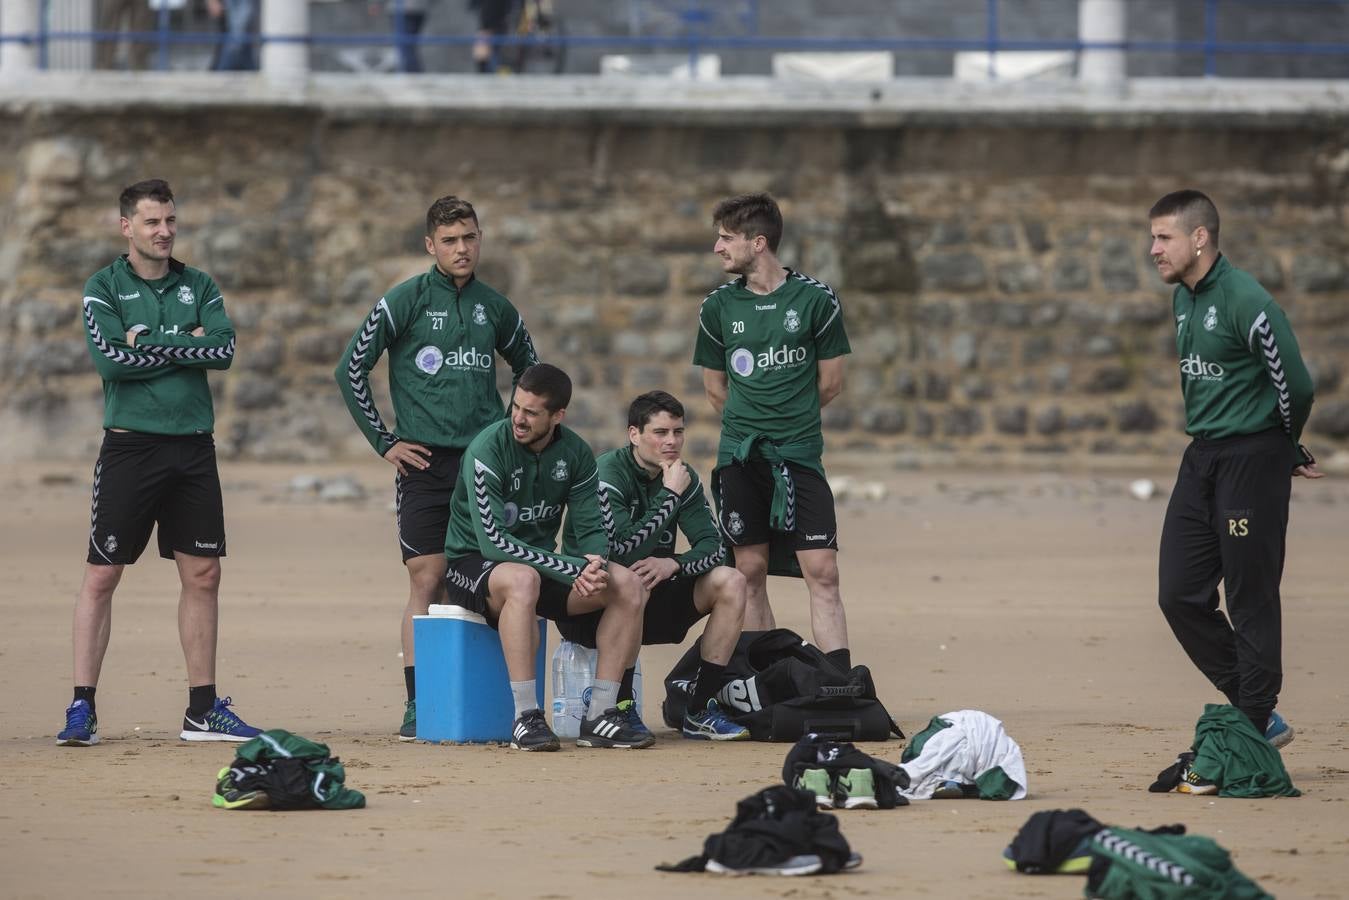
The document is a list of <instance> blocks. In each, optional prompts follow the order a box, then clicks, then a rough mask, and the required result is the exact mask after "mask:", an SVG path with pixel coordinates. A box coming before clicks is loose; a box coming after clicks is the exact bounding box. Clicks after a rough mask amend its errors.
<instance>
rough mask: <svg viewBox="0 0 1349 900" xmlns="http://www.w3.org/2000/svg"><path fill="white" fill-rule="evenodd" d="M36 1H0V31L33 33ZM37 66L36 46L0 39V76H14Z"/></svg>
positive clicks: (32, 69) (35, 21) (6, 33)
mask: <svg viewBox="0 0 1349 900" xmlns="http://www.w3.org/2000/svg"><path fill="white" fill-rule="evenodd" d="M39 5H40V0H0V32H3V33H4V35H5V36H6V37H13V36H14V35H16V34H37V28H38V14H39ZM35 69H37V45H36V44H23V43H20V42H18V41H4V42H0V77H2V78H6V79H10V78H18V77H22V76H23V75H25V74H27V73H29V72H32V71H34V70H35Z"/></svg>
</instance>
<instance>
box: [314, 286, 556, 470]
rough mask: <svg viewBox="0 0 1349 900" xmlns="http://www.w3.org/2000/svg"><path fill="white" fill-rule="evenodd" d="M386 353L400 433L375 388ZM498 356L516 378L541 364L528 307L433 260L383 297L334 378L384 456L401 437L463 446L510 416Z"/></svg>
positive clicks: (434, 444)
mask: <svg viewBox="0 0 1349 900" xmlns="http://www.w3.org/2000/svg"><path fill="white" fill-rule="evenodd" d="M386 352H387V353H388V354H389V395H390V397H391V398H392V400H393V412H394V421H395V423H396V424H395V427H394V428H393V429H390V428H389V427H388V426H386V425H385V424H384V419H383V417H382V416H380V414H379V409H378V408H377V407H376V406H375V400H374V396H373V395H372V394H371V392H370V371H371V370H372V369H374V367H375V363H377V362H378V361H379V358H380V356H381V355H382V354H384V353H386ZM498 354H499V355H500V356H501V357H502V359H504V360H506V362H507V363H508V364H509V365H510V367H511V371H512V372H513V373H514V375H515V377H514V379H513V380H519V378H520V375H521V373H523V372H524V371H525V369H527V368H529V367H530V366H532V365H534V364H535V363H537V362H538V361H539V358H538V356H537V354H535V352H534V342H533V340H532V339H531V338H530V336H529V331H528V329H526V328H525V321H524V319H522V318H521V317H520V313H519V312H517V311H516V309H515V307H514V306H512V305H511V302H510V301H509V300H507V299H506V298H505V297H503V296H502V295H501V294H498V293H497V292H496V291H494V290H492V289H491V288H490V287H488V286H487V285H485V284H483V283H482V282H481V281H479V280H478V279H477V278H471V279H469V281H468V283H467V284H465V285H464V286H463V288H462V289H461V288H457V287H455V284H454V279H452V278H450V277H448V276H446V275H445V274H444V273H443V272H441V271H440V268H439V267H438V266H435V265H432V266H431V268H430V269H428V270H427V271H426V272H423V273H422V274H421V275H418V276H416V277H415V278H409V279H408V280H407V281H404V282H403V283H401V284H399V285H397V286H396V287H394V288H393V289H392V290H390V291H389V292H388V293H387V294H385V295H384V296H383V297H381V298H380V299H379V302H378V303H376V304H375V306H374V308H373V309H372V310H371V311H370V315H368V316H366V318H365V321H364V322H362V323H361V327H360V328H358V329H356V333H355V334H353V335H352V337H351V341H350V342H348V344H347V349H346V351H345V352H343V354H342V359H341V361H340V362H338V364H337V370H336V371H335V372H334V376H335V377H336V378H337V386H338V388H339V389H340V390H341V391H342V398H343V399H344V400H346V403H347V409H348V410H349V411H350V412H351V417H352V418H353V419H355V420H356V425H357V427H359V428H360V429H361V433H362V434H364V435H365V439H366V440H367V441H369V442H370V446H371V447H373V448H374V450H375V452H376V453H378V454H379V455H380V456H383V455H384V454H385V453H387V452H388V450H389V448H390V447H392V446H393V445H394V444H396V443H397V442H398V441H400V440H408V441H413V442H416V443H419V444H426V445H428V446H432V447H455V448H459V447H466V446H468V442H469V441H471V440H472V439H473V436H474V435H476V434H477V433H478V432H479V431H480V430H482V428H483V426H484V425H487V424H488V423H489V422H495V421H497V420H498V419H500V418H501V417H502V416H503V415H504V414H505V407H504V406H503V404H502V402H501V395H500V394H498V393H497V386H496V356H497V355H498Z"/></svg>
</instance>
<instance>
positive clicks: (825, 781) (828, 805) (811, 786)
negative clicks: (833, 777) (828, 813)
mask: <svg viewBox="0 0 1349 900" xmlns="http://www.w3.org/2000/svg"><path fill="white" fill-rule="evenodd" d="M792 787H794V788H796V789H797V790H799V791H810V792H811V793H812V794H814V795H815V805H816V806H818V807H819V808H820V809H833V808H834V788H833V786H832V785H831V784H830V778H829V773H828V772H827V771H825V770H824V769H805V770H803V771H802V772H801V774H800V775H797V776H796V781H795V782H793V783H792Z"/></svg>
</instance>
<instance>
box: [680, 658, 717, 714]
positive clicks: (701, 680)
mask: <svg viewBox="0 0 1349 900" xmlns="http://www.w3.org/2000/svg"><path fill="white" fill-rule="evenodd" d="M725 680H726V666H724V665H723V664H721V663H713V662H708V661H707V660H705V659H700V660H698V681H697V682H696V683H695V684H694V685H693V698H692V699H691V700H689V709H691V710H694V711H697V710H701V709H707V701H709V700H711V699H712V698H713V697H715V696H716V695H717V691H719V690H721V683H722V682H723V681H725Z"/></svg>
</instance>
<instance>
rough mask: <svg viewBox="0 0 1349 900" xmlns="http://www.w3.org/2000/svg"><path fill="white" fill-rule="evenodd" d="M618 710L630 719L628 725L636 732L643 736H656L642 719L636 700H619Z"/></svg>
mask: <svg viewBox="0 0 1349 900" xmlns="http://www.w3.org/2000/svg"><path fill="white" fill-rule="evenodd" d="M618 711H619V712H620V713H622V714H623V716H624V717H625V718H626V719H627V720H628V727H630V728H631V729H632V730H633V731H634V732H636V733H637V734H640V735H641V736H642V737H650V738H654V737H655V735H653V734H652V733H651V729H650V728H647V727H646V723H645V722H643V721H642V716H641V714H640V713H638V712H637V704H636V702H634V701H632V700H620V701H618Z"/></svg>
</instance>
